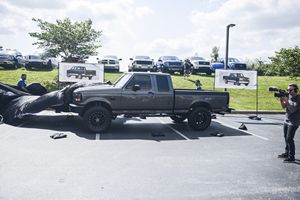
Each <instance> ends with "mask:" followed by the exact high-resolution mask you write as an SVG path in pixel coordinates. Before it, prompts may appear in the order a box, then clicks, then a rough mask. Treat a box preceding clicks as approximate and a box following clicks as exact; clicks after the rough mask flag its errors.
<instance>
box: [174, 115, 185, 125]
mask: <svg viewBox="0 0 300 200" xmlns="http://www.w3.org/2000/svg"><path fill="white" fill-rule="evenodd" d="M170 118H171V119H172V120H173V121H174V122H175V123H182V122H183V121H184V120H185V119H186V116H183V115H174V116H171V117H170Z"/></svg>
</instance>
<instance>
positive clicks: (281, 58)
mask: <svg viewBox="0 0 300 200" xmlns="http://www.w3.org/2000/svg"><path fill="white" fill-rule="evenodd" d="M275 54H276V55H275V56H274V57H269V59H270V60H271V61H272V68H273V70H274V71H276V73H277V75H279V76H290V77H291V78H294V79H297V78H298V77H299V76H300V49H299V47H298V46H295V48H289V49H285V48H282V49H280V51H279V52H275Z"/></svg>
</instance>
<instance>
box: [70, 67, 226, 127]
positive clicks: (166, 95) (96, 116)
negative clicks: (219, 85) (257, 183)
mask: <svg viewBox="0 0 300 200" xmlns="http://www.w3.org/2000/svg"><path fill="white" fill-rule="evenodd" d="M228 105H229V93H228V92H219V91H197V90H187V89H185V90H183V89H173V85H172V79H171V76H170V75H169V74H165V73H154V72H153V73H150V72H128V73H124V74H123V75H122V76H121V77H120V78H119V80H118V81H116V83H114V84H113V85H107V84H106V85H98V86H88V87H82V88H78V89H76V90H74V92H73V102H72V103H70V104H69V106H70V111H72V112H76V113H78V114H79V115H80V116H82V117H83V119H84V121H85V124H86V126H87V128H88V129H89V130H90V131H92V132H102V131H106V130H107V129H108V128H109V126H110V124H111V120H112V119H115V118H116V117H117V116H118V115H122V114H124V115H126V116H130V117H157V116H169V117H171V119H173V121H174V122H182V121H184V120H185V119H186V118H187V119H188V124H189V125H190V126H191V127H192V128H193V129H195V130H204V129H206V128H207V127H209V126H210V123H211V113H212V112H214V113H224V112H227V111H229V108H228Z"/></svg>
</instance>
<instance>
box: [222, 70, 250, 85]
mask: <svg viewBox="0 0 300 200" xmlns="http://www.w3.org/2000/svg"><path fill="white" fill-rule="evenodd" d="M223 80H224V82H225V83H226V84H227V83H229V82H232V83H233V84H234V85H241V84H244V85H246V86H247V85H249V78H248V77H245V76H244V74H242V73H230V74H229V76H223Z"/></svg>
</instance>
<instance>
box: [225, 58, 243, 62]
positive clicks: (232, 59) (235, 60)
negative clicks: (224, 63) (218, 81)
mask: <svg viewBox="0 0 300 200" xmlns="http://www.w3.org/2000/svg"><path fill="white" fill-rule="evenodd" d="M228 62H240V61H239V60H238V59H237V58H228Z"/></svg>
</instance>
